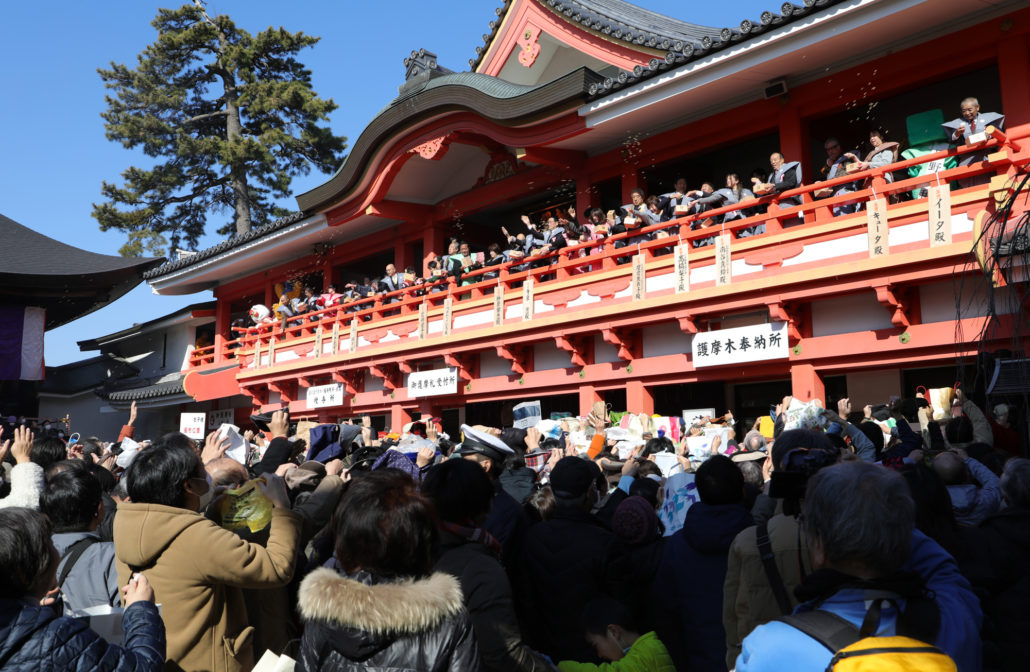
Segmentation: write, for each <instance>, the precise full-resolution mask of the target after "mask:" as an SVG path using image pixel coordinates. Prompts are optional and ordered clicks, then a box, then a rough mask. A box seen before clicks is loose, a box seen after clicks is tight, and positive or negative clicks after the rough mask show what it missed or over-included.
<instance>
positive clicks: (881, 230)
mask: <svg viewBox="0 0 1030 672" xmlns="http://www.w3.org/2000/svg"><path fill="white" fill-rule="evenodd" d="M866 222H867V223H868V231H869V256H870V257H873V258H875V257H885V256H887V253H888V252H889V251H890V246H889V245H888V241H887V200H886V199H884V198H874V199H872V200H871V201H869V202H868V203H866Z"/></svg>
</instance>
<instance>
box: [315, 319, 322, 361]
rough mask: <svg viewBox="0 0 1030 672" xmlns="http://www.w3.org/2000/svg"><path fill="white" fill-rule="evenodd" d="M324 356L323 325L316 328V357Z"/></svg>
mask: <svg viewBox="0 0 1030 672" xmlns="http://www.w3.org/2000/svg"><path fill="white" fill-rule="evenodd" d="M321 356H322V325H321V324H320V325H318V326H317V327H315V357H321Z"/></svg>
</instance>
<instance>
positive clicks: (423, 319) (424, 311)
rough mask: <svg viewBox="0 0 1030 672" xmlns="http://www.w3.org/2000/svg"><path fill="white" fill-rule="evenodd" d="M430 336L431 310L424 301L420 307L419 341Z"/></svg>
mask: <svg viewBox="0 0 1030 672" xmlns="http://www.w3.org/2000/svg"><path fill="white" fill-rule="evenodd" d="M428 335H429V309H428V307H427V306H426V302H425V301H423V302H422V303H420V304H419V306H418V340H420V341H421V340H422V339H424V338H425V337H426V336H428Z"/></svg>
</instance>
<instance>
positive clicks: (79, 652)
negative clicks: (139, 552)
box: [0, 507, 165, 672]
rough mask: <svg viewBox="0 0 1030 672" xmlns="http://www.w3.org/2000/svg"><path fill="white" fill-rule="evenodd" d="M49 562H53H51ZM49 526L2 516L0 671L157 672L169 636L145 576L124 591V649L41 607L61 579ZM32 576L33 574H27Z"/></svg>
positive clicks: (10, 512)
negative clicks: (48, 559) (42, 601)
mask: <svg viewBox="0 0 1030 672" xmlns="http://www.w3.org/2000/svg"><path fill="white" fill-rule="evenodd" d="M48 556H49V558H50V562H47V557H48ZM57 563H58V555H57V552H56V551H55V550H54V547H53V544H52V543H51V542H50V524H49V522H48V521H47V519H46V517H45V516H44V515H43V514H41V513H39V512H38V511H32V510H30V509H24V508H19V507H12V508H8V509H4V510H0V669H3V670H10V671H11V672H63V671H64V670H77V671H81V672H93V671H96V672H101V671H103V672H159V671H160V670H161V669H163V668H164V660H165V631H164V624H163V623H162V622H161V616H160V614H159V613H158V611H157V607H156V606H154V591H153V590H152V589H151V588H150V585H149V583H148V582H147V579H146V577H145V576H140V577H139V579H134V580H132V581H130V582H129V585H128V586H126V588H125V591H124V593H125V603H126V607H125V614H124V615H123V616H122V628H123V629H124V630H125V646H124V647H118V646H112V645H109V644H108V643H107V642H105V641H104V640H103V639H101V637H100V635H98V634H97V633H95V632H93V631H92V630H90V629H89V625H88V624H87V623H86V622H84V621H81V620H78V619H74V618H63V617H59V616H58V615H57V614H56V613H55V612H54V610H53V609H51V608H50V607H44V606H40V600H41V599H43V598H44V597H45V596H46V595H47V592H48V591H49V589H50V587H51V586H52V585H53V584H54V583H55V581H56V579H57ZM26 570H29V571H26Z"/></svg>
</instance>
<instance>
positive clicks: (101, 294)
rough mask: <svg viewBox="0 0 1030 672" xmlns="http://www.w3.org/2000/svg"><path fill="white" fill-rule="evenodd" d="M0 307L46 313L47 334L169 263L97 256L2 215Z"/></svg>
mask: <svg viewBox="0 0 1030 672" xmlns="http://www.w3.org/2000/svg"><path fill="white" fill-rule="evenodd" d="M0 241H3V243H2V244H0V304H8V305H16V306H40V307H42V308H45V309H46V328H47V329H53V328H54V327H59V326H61V325H62V324H66V323H68V322H71V321H72V320H75V319H77V318H79V317H82V316H83V315H86V314H87V313H91V312H93V311H94V310H97V309H98V308H102V307H103V306H106V305H107V304H108V303H110V302H112V301H114V300H115V299H117V298H118V297H120V296H122V295H123V294H125V293H126V292H128V291H129V290H131V289H132V288H133V287H135V286H136V285H138V284H139V283H140V282H141V280H142V274H143V273H144V272H145V271H146V270H147V269H148V268H152V267H154V266H156V265H158V264H160V263H161V262H162V261H164V260H163V259H160V258H158V259H153V258H144V257H120V256H114V255H108V254H97V253H95V252H89V251H87V250H83V249H80V248H78V247H73V246H72V245H68V244H66V243H62V242H60V241H58V240H54V239H53V238H50V237H48V236H44V235H43V234H42V233H39V232H37V231H33V230H32V229H30V228H28V227H27V226H23V225H21V224H19V223H18V222H16V221H14V220H13V219H10V218H8V217H5V216H3V215H0Z"/></svg>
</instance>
